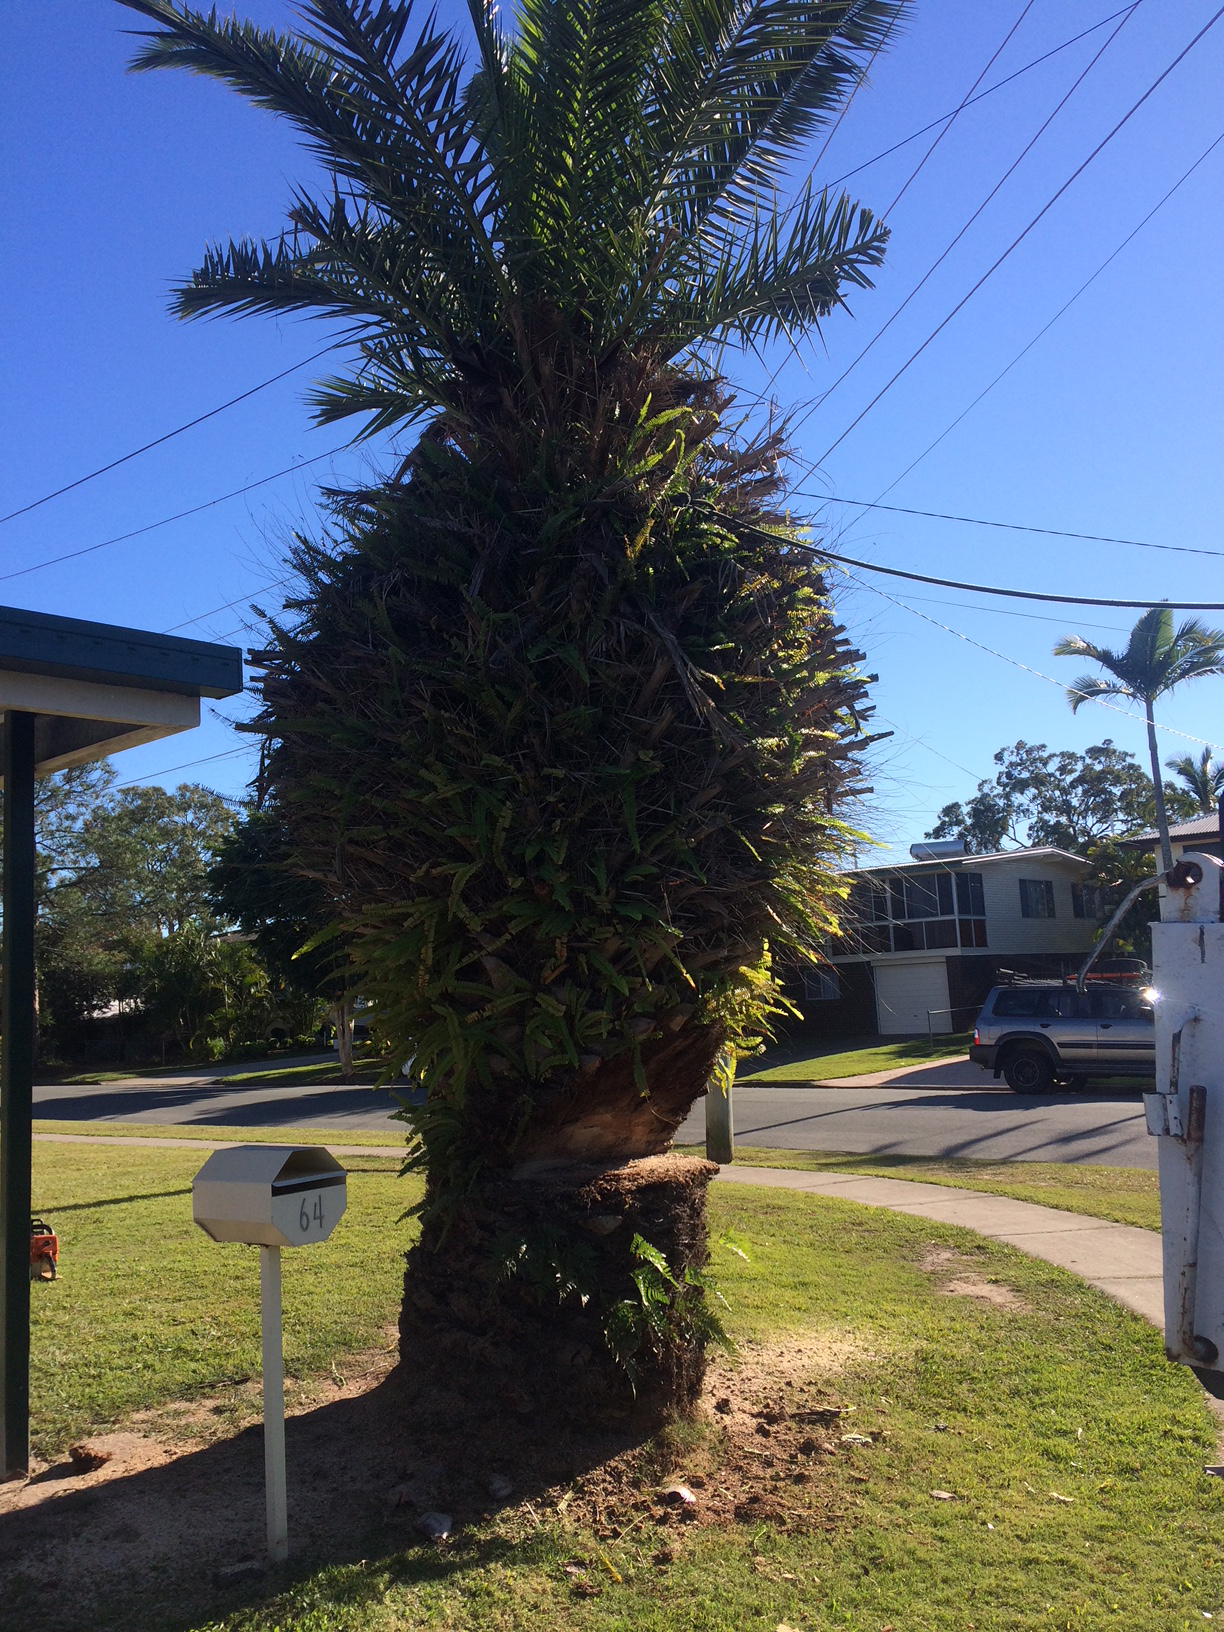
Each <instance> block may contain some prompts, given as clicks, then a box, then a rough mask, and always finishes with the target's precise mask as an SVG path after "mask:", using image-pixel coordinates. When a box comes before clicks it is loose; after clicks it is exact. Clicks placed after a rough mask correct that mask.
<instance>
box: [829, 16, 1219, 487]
mask: <svg viewBox="0 0 1224 1632" xmlns="http://www.w3.org/2000/svg"><path fill="white" fill-rule="evenodd" d="M1221 17H1224V6H1221V7H1220V9H1219V10H1218V11H1216V12H1215V13H1214V15H1213V16H1212V17H1210V18H1209V19H1208V21H1207V22H1206V23H1205V24H1204V25H1203V27H1202V28H1200V29H1199V31H1198V33H1197V34H1196V35H1195V36H1194V38H1193V39H1192V40H1191V41H1190V43H1189V45H1186V46H1184V47H1183V48H1182V50H1181V51H1179V52H1178V54H1177V56H1175V57H1174V59H1173V61H1172V62H1171V63H1169V65H1168V67H1167V68H1165V69H1163V70H1162V71H1161V73H1160V74H1159V75H1158V76H1157V77H1156V78H1155V79H1154V80H1153V81H1152V83H1151V84H1150V85H1149V86H1148V88H1147V90H1146V91H1144V93H1143V95H1142V96H1140V97H1139V98H1138V100H1137V101H1135V102H1133V103H1132V104H1131V106H1130V107H1129V108H1128V109H1127V111H1126V112H1125V113H1124V114H1123V115H1122V117H1121V119H1119V120H1118V122H1117V124H1116V125H1114V127H1113V129H1112V130H1110V131H1109V132H1108V134H1107V135H1105V136H1103V137H1102V138H1101V140H1100V141H1099V142H1098V143H1097V145H1096V146H1095V147H1094V148H1093V150H1092V152H1091V153H1089V155H1088V157H1087V158H1086V159H1084V160H1083V162H1082V163H1081V164H1079V165H1078V166H1077V167H1076V169H1074V170H1073V171H1072V172H1071V174H1070V175H1069V176H1068V177H1067V179H1066V181H1064V182H1063V184H1062V185H1061V186H1060V187H1059V188H1058V190H1057V191H1056V192H1055V193H1053V194H1052V195H1051V197H1050V198H1048V199H1047V200H1046V202H1045V203H1044V204H1043V205H1042V207H1041V208H1040V209H1039V210H1038V212H1037V214H1036V215H1034V216H1033V217H1032V219H1031V220H1030V221H1029V223H1028V225H1027V226H1026V227H1025V228H1024V229H1023V231H1021V232H1020V233H1018V234H1017V236H1016V237H1015V238H1013V239H1012V241H1011V243H1010V244H1009V245H1008V246H1007V248H1006V249H1005V250H1004V251H1003V253H1002V254H1001V255H1000V256H999V257H998V258H997V259H996V260H995V261H994V262H993V263H992V264H991V265H990V266H989V267H988V268H987V269H986V271H985V272H983V273H982V275H981V277H980V278H979V279H978V280H977V282H976V283H975V284H974V285H973V287H972V288H971V289H970V290H969V292H968V293H967V294H965V295H963V296H962V297H961V299H960V300H958V301H957V303H956V305H955V306H954V307H953V308H952V310H951V311H950V312H949V313H948V314H947V316H946V317H944V318H943V319H942V320H941V321H940V322H939V323H938V324H937V325H936V326H935V328H933V329H932V330H931V332H930V334H928V335H927V337H926V339H925V340H924V341H923V342H922V344H921V345H920V346H918V347H917V348H916V349H915V350H914V351H912V352H911V353H910V355H909V356H908V357H907V358H906V360H905V361H904V362H903V363H902V364H901V367H900V368H899V369H897V371H896V373H895V374H893V376H892V377H891V379H889V380H888V381H886V382H885V384H884V385H882V386H881V387H880V389H879V390H878V391H877V392H876V394H875V396H874V397H872V399H871V401H870V402H869V403H868V404H867V406H866V407H865V408H863V409H861V410H860V411H859V413H858V414H856V415H855V417H854V418H853V419H852V420H851V421H850V423H849V425H847V426H846V428H845V430H844V431H842V433H841V435H840V436H838V437H837V438H836V440H835V441H833V442H831V443H830V444H829V446H828V447H827V448H826V449H825V450H824V452H823V453H822V454H821V455H820V457H819V458H818V459H816V460H814V461H813V462H812V464H811V465H809V466H808V469H807V474H809V475H810V474H811V473H812V472H814V471H816V470H818V469H819V467H820V466H821V465H822V464H823V463H824V462H825V460H826V459H827V458H828V457H829V455H830V454H831V453H832V452H833V451H834V450H835V449H836V448H839V447H840V446H841V444H842V443H843V442H844V441H845V440H846V438H847V437H848V436H849V435H850V433H851V431H853V430H854V429H855V427H856V426H858V425H860V424H861V423H862V422H863V420H864V419H865V418H866V417H867V415H868V414H869V413H870V412H871V410H872V409H873V408H874V407H875V406H876V404H877V403H878V402H879V401H880V399H881V398H882V397H883V396H885V394H886V393H887V392H889V391H891V390H892V388H893V386H894V385H896V383H897V381H898V380H899V379H900V378H901V376H902V375H903V374H904V373H905V372H906V370H907V369H908V368H910V367H911V366H912V365H913V364H914V363H915V362H917V360H918V358H919V357H921V356H922V354H923V352H924V351H925V350H926V349H927V347H928V346H929V345H930V344H931V343H932V342H933V341H934V340H935V339H937V338H938V336H939V335H940V334H942V333H943V331H944V329H946V328H947V326H948V324H949V323H950V322H951V321H952V319H953V318H954V317H955V316H956V315H957V313H958V312H961V311H963V310H964V308H965V306H967V305H968V303H969V302H970V301H971V300H972V299H973V297H974V295H976V294H977V292H978V290H979V289H980V288H981V287H982V285H983V284H985V283H986V282H987V280H988V279H990V278H991V277H993V276H994V274H995V273H996V272H997V271H998V269H999V268H1000V267H1001V266H1002V265H1003V263H1004V261H1006V260H1007V258H1008V257H1009V256H1010V255H1011V254H1012V253H1013V252H1014V251H1015V250H1016V249H1018V248H1019V247H1020V245H1021V244H1022V243H1023V242H1024V240H1025V239H1026V238H1027V237H1028V235H1029V233H1030V232H1032V230H1033V229H1034V227H1036V226H1037V224H1038V223H1039V222H1040V221H1041V220H1043V219H1044V217H1045V216H1046V215H1048V214H1049V212H1050V210H1052V209H1053V207H1054V205H1055V204H1056V203H1057V202H1058V200H1059V199H1060V198H1061V197H1062V196H1063V194H1064V193H1065V192H1066V191H1067V189H1068V188H1069V187H1070V186H1071V185H1072V184H1073V183H1074V182H1075V181H1077V180H1078V179H1079V177H1080V176H1082V175H1083V173H1084V171H1085V170H1086V169H1087V168H1088V166H1089V165H1090V164H1091V163H1092V162H1093V160H1094V159H1096V158H1097V156H1098V155H1099V154H1100V153H1102V152H1103V151H1104V149H1105V148H1106V147H1108V145H1109V143H1110V142H1112V141H1113V139H1114V137H1115V136H1116V135H1117V134H1118V132H1119V131H1120V130H1121V129H1122V128H1123V126H1124V125H1126V124H1127V123H1128V122H1129V121H1130V120H1131V119H1132V118H1133V117H1134V115H1135V114H1136V113H1138V111H1139V109H1140V108H1141V107H1142V106H1143V104H1144V103H1145V102H1146V101H1147V100H1148V98H1149V97H1151V96H1152V95H1154V93H1155V92H1156V91H1157V90H1158V89H1159V87H1160V86H1161V85H1162V84H1163V83H1164V81H1165V80H1166V79H1168V77H1169V75H1170V74H1171V73H1172V72H1173V70H1174V69H1175V68H1177V67H1178V65H1179V64H1180V63H1182V62H1183V61H1184V60H1185V58H1186V57H1187V56H1189V54H1190V52H1191V51H1193V49H1194V47H1195V46H1196V45H1197V44H1198V43H1199V41H1200V40H1201V39H1202V38H1203V37H1204V36H1205V35H1206V34H1207V33H1208V32H1209V31H1210V30H1211V29H1213V28H1214V27H1215V25H1216V24H1217V23H1218V22H1219V20H1220V18H1221Z"/></svg>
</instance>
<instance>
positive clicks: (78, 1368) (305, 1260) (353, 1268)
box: [30, 1141, 418, 1457]
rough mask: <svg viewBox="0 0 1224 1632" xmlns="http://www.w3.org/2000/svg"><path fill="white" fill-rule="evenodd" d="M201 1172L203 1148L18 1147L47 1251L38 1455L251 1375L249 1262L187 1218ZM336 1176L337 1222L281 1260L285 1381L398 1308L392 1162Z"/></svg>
mask: <svg viewBox="0 0 1224 1632" xmlns="http://www.w3.org/2000/svg"><path fill="white" fill-rule="evenodd" d="M202 1162H203V1152H200V1153H197V1152H195V1151H192V1150H181V1151H180V1150H165V1149H159V1148H157V1147H155V1146H151V1147H149V1148H148V1149H147V1150H146V1149H139V1148H134V1147H131V1146H123V1145H106V1144H102V1143H101V1141H100V1142H99V1144H98V1145H97V1146H93V1145H45V1144H36V1145H35V1146H34V1205H35V1209H36V1211H38V1212H39V1213H41V1214H43V1215H44V1216H45V1217H46V1218H48V1219H49V1220H50V1221H51V1224H52V1227H53V1228H54V1229H55V1230H56V1232H57V1233H58V1235H59V1239H60V1279H59V1280H57V1281H49V1282H36V1283H34V1285H32V1286H31V1288H30V1295H31V1302H32V1304H33V1339H32V1341H33V1360H32V1376H31V1388H32V1394H33V1407H32V1418H33V1434H34V1446H35V1450H36V1452H37V1453H38V1454H39V1455H40V1456H43V1457H54V1456H55V1455H57V1454H58V1453H60V1452H62V1451H63V1450H64V1448H65V1447H66V1446H67V1445H68V1444H70V1443H71V1442H72V1441H73V1440H75V1439H79V1438H80V1437H81V1436H82V1435H83V1434H86V1433H88V1432H90V1431H91V1430H95V1429H98V1428H101V1427H103V1426H105V1425H108V1424H111V1423H113V1422H115V1421H116V1420H117V1419H118V1418H120V1417H122V1416H123V1415H124V1414H125V1413H129V1412H132V1411H137V1410H140V1409H142V1408H146V1407H150V1406H157V1405H160V1404H162V1403H164V1402H166V1401H169V1400H178V1399H183V1398H189V1397H191V1396H192V1395H198V1394H201V1393H204V1392H206V1391H211V1390H216V1389H218V1388H222V1389H223V1388H226V1387H230V1386H233V1385H236V1384H240V1383H242V1382H244V1381H246V1380H248V1379H250V1378H251V1377H252V1376H255V1377H258V1375H259V1254H258V1252H257V1250H256V1249H255V1248H254V1247H242V1246H233V1245H226V1246H220V1245H218V1244H217V1243H216V1242H214V1241H210V1240H209V1239H208V1237H207V1236H205V1235H204V1233H203V1231H202V1230H199V1229H197V1227H196V1226H195V1224H194V1223H193V1222H192V1217H191V1180H192V1176H193V1175H194V1174H195V1173H196V1172H197V1171H198V1169H199V1168H200V1166H201V1165H202ZM345 1166H346V1167H347V1168H348V1170H349V1172H350V1175H351V1177H350V1180H349V1205H348V1214H347V1216H346V1218H345V1219H344V1220H343V1222H342V1223H341V1225H340V1226H339V1228H338V1229H337V1231H336V1233H335V1235H334V1236H333V1237H332V1239H331V1240H330V1241H328V1242H326V1243H324V1244H323V1245H322V1246H317V1247H311V1248H310V1249H309V1250H308V1251H302V1252H294V1253H287V1254H286V1255H285V1269H284V1300H285V1365H286V1370H287V1372H288V1373H289V1374H290V1375H291V1376H293V1377H296V1378H308V1377H310V1376H312V1375H318V1374H319V1373H326V1372H327V1371H328V1370H329V1369H330V1366H331V1364H332V1361H333V1359H334V1358H335V1357H336V1356H338V1355H342V1354H344V1353H345V1352H351V1351H353V1350H358V1349H365V1348H370V1347H373V1346H375V1345H377V1344H378V1343H379V1342H380V1341H381V1340H382V1338H383V1334H384V1331H385V1328H386V1327H387V1324H388V1322H390V1321H393V1320H394V1317H395V1311H396V1308H397V1306H398V1302H399V1287H400V1281H401V1277H402V1260H401V1257H400V1255H399V1252H398V1251H397V1244H398V1242H399V1241H400V1240H404V1239H406V1238H405V1226H404V1225H402V1224H397V1223H396V1220H397V1218H398V1217H399V1215H400V1214H401V1213H402V1212H403V1210H404V1208H405V1207H406V1206H407V1205H409V1203H410V1202H411V1201H412V1200H414V1199H415V1197H416V1195H417V1193H418V1191H417V1188H416V1187H415V1186H413V1185H411V1184H410V1183H409V1182H408V1181H406V1180H402V1179H400V1178H398V1177H397V1174H398V1163H397V1162H396V1160H395V1159H394V1158H392V1157H362V1156H357V1157H352V1156H350V1157H346V1158H345ZM237 1403H238V1402H237V1401H236V1402H235V1404H236V1405H237Z"/></svg>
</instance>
